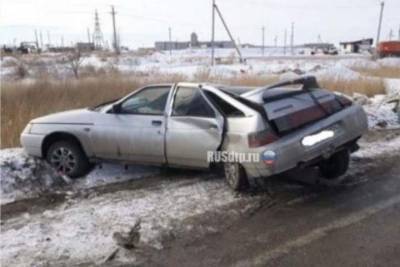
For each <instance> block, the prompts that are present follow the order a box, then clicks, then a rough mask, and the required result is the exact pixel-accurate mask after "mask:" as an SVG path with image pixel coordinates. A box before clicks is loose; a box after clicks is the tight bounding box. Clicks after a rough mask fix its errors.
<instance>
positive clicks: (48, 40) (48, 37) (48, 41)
mask: <svg viewBox="0 0 400 267" xmlns="http://www.w3.org/2000/svg"><path fill="white" fill-rule="evenodd" d="M47 44H48V46H49V47H50V46H51V39H50V31H47Z"/></svg>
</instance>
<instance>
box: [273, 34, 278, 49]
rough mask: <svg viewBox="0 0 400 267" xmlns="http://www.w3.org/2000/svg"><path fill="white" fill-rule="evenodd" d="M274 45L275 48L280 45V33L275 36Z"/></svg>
mask: <svg viewBox="0 0 400 267" xmlns="http://www.w3.org/2000/svg"><path fill="white" fill-rule="evenodd" d="M274 46H275V48H277V47H278V35H275V38H274Z"/></svg>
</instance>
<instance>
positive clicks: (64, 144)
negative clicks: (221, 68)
mask: <svg viewBox="0 0 400 267" xmlns="http://www.w3.org/2000/svg"><path fill="white" fill-rule="evenodd" d="M366 130H367V118H366V114H365V112H364V111H363V109H362V107H361V106H359V105H357V104H354V103H352V102H351V101H350V100H349V99H347V98H346V97H344V96H343V95H340V94H336V93H332V92H330V91H327V90H324V89H320V87H319V86H318V84H317V82H316V79H315V78H314V77H302V78H299V79H295V80H290V81H286V82H281V83H278V84H274V85H271V86H266V87H263V88H257V89H254V88H250V87H231V86H223V85H213V84H202V83H177V84H162V85H150V86H146V87H144V88H142V89H139V90H136V91H134V92H133V93H131V94H129V95H128V96H126V97H123V98H121V99H119V100H116V101H111V102H109V103H104V104H101V105H99V106H97V107H93V108H86V109H80V110H73V111H67V112H61V113H57V114H53V115H49V116H45V117H41V118H37V119H34V120H32V121H31V122H30V123H29V124H28V125H27V126H26V128H25V130H24V131H23V133H22V134H21V143H22V145H23V147H24V148H25V149H26V151H27V152H28V153H29V154H30V155H34V156H38V157H43V158H45V159H47V161H48V162H49V163H50V164H52V165H53V166H54V167H55V168H56V169H57V170H58V171H60V172H62V173H64V174H66V175H68V176H70V177H79V176H83V175H85V174H86V173H88V172H89V171H90V169H91V167H92V166H93V164H94V163H96V162H102V161H117V162H122V163H143V164H151V165H159V166H175V167H185V168H209V167H211V166H214V165H215V164H217V165H222V166H223V168H224V171H225V177H226V180H227V183H228V184H229V185H230V186H231V188H233V189H234V190H241V189H244V188H246V187H247V186H248V185H249V180H251V179H253V178H259V177H268V176H271V175H274V174H279V173H282V172H285V171H287V170H290V169H293V168H296V167H308V166H312V167H315V166H317V167H319V169H320V172H321V174H322V176H324V177H326V178H329V179H334V178H336V177H339V176H341V175H343V174H344V173H345V172H346V170H347V168H348V166H349V155H350V153H351V152H353V151H355V150H356V149H357V148H358V146H357V140H358V139H359V138H360V137H361V135H362V134H363V133H364V132H365V131H366ZM218 152H227V153H231V154H235V153H236V154H247V155H250V154H251V155H258V156H259V157H258V160H252V161H241V160H237V158H235V159H234V160H231V159H230V160H219V161H218V160H216V161H210V157H209V155H210V153H214V154H217V153H218ZM254 159H255V158H254Z"/></svg>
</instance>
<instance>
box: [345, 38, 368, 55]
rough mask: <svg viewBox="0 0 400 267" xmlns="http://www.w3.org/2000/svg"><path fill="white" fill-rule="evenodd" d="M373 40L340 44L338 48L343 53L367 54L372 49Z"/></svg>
mask: <svg viewBox="0 0 400 267" xmlns="http://www.w3.org/2000/svg"><path fill="white" fill-rule="evenodd" d="M373 42H374V39H372V38H368V39H361V40H357V41H349V42H341V43H340V48H341V50H342V51H343V52H344V53H362V52H369V51H371V49H372V44H373Z"/></svg>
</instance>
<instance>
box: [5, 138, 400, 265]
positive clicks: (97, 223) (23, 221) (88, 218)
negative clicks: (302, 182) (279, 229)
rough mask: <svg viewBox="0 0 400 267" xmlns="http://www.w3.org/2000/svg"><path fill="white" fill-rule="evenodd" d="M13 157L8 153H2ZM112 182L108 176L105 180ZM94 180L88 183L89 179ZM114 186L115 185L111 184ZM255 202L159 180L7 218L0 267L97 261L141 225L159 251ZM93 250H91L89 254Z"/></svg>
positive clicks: (372, 148) (377, 146) (399, 141)
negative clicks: (199, 219)
mask: <svg viewBox="0 0 400 267" xmlns="http://www.w3.org/2000/svg"><path fill="white" fill-rule="evenodd" d="M399 151H400V136H397V137H395V138H391V139H390V138H389V139H388V140H386V139H382V138H381V139H377V140H375V141H373V142H367V141H363V142H361V149H360V150H359V151H358V152H356V153H355V154H354V156H356V157H368V158H374V157H375V156H378V155H380V154H383V153H392V154H393V153H399ZM15 153H16V154H18V153H21V152H20V151H18V150H11V151H8V152H6V153H3V154H8V155H10V154H15ZM111 173H113V174H112V175H120V176H124V175H125V173H124V170H123V169H120V170H119V174H118V171H117V169H112V168H111V169H109V168H108V167H105V168H103V169H101V170H97V172H96V173H95V174H92V175H93V176H92V177H96V176H104V177H105V176H107V175H109V174H111ZM110 178H112V177H110ZM89 179H93V178H89ZM114 182H115V180H114ZM256 200H257V197H250V196H237V195H235V194H234V193H233V192H232V191H231V190H230V189H229V188H228V187H227V186H226V185H225V183H224V181H223V179H217V177H216V176H215V175H209V174H207V173H199V174H191V175H190V177H179V178H178V179H173V180H163V179H160V180H159V181H158V182H157V184H156V185H153V186H151V187H147V188H139V189H135V190H129V189H126V190H125V189H124V188H121V189H119V191H116V192H112V193H105V194H100V195H93V196H89V197H88V198H84V199H82V198H71V199H68V200H67V201H66V202H65V203H63V204H62V205H60V206H56V207H54V208H53V209H48V210H46V211H45V212H43V213H34V214H28V213H25V214H24V215H23V216H18V217H16V218H10V219H8V220H7V223H6V224H4V225H3V227H2V242H1V244H0V249H1V251H2V263H3V264H4V265H5V266H21V265H24V266H48V265H50V266H51V265H52V263H55V262H59V261H60V260H61V259H62V261H63V262H68V263H70V264H71V265H72V264H79V263H82V264H84V263H85V262H96V263H99V262H102V261H104V259H105V258H106V257H107V256H108V255H110V254H111V253H112V252H113V251H114V250H115V249H116V245H115V242H114V241H113V239H112V236H113V233H114V232H127V231H129V229H130V227H132V226H133V225H134V224H135V223H136V221H137V220H140V221H141V230H140V234H141V243H140V246H150V247H154V248H157V249H160V248H162V247H163V242H166V241H167V240H168V238H169V236H171V234H172V235H173V233H176V232H182V231H183V232H184V231H188V230H190V229H191V228H192V227H201V226H199V225H193V224H192V223H193V221H191V220H190V218H191V217H193V216H197V215H202V216H206V215H205V214H206V213H207V212H218V213H219V212H226V210H227V209H226V207H227V206H228V205H234V204H235V203H239V202H240V203H242V204H244V205H241V207H243V208H242V209H241V210H239V211H236V212H239V213H240V212H245V210H247V209H248V208H251V207H253V206H254V205H256V203H257V201H256ZM92 247H96V249H90V248H92Z"/></svg>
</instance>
